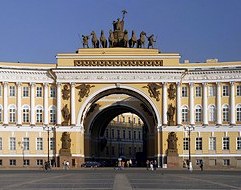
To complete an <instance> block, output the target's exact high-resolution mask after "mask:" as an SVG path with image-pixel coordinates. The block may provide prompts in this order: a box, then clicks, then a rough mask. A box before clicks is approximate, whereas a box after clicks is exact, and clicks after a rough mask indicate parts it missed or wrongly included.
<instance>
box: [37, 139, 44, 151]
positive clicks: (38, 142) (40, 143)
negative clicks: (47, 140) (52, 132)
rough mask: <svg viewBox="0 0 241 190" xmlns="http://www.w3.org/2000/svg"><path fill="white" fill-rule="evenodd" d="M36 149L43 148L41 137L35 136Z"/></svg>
mask: <svg viewBox="0 0 241 190" xmlns="http://www.w3.org/2000/svg"><path fill="white" fill-rule="evenodd" d="M37 150H43V138H37Z"/></svg>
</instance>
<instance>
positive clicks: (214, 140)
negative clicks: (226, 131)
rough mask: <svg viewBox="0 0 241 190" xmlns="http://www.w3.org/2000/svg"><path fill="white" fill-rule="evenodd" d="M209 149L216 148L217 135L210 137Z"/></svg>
mask: <svg viewBox="0 0 241 190" xmlns="http://www.w3.org/2000/svg"><path fill="white" fill-rule="evenodd" d="M209 150H216V137H210V138H209Z"/></svg>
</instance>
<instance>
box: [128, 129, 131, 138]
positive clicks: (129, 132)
mask: <svg viewBox="0 0 241 190" xmlns="http://www.w3.org/2000/svg"><path fill="white" fill-rule="evenodd" d="M128 134H129V139H131V131H128Z"/></svg>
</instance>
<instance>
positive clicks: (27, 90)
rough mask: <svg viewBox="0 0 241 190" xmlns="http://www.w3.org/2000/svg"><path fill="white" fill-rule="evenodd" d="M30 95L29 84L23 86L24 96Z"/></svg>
mask: <svg viewBox="0 0 241 190" xmlns="http://www.w3.org/2000/svg"><path fill="white" fill-rule="evenodd" d="M28 96H29V88H28V86H24V87H23V97H28Z"/></svg>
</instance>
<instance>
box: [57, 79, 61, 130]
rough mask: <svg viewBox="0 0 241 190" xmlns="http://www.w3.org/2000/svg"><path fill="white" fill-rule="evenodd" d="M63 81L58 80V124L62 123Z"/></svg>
mask: <svg viewBox="0 0 241 190" xmlns="http://www.w3.org/2000/svg"><path fill="white" fill-rule="evenodd" d="M61 117H62V115H61V83H59V82H57V125H61Z"/></svg>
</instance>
